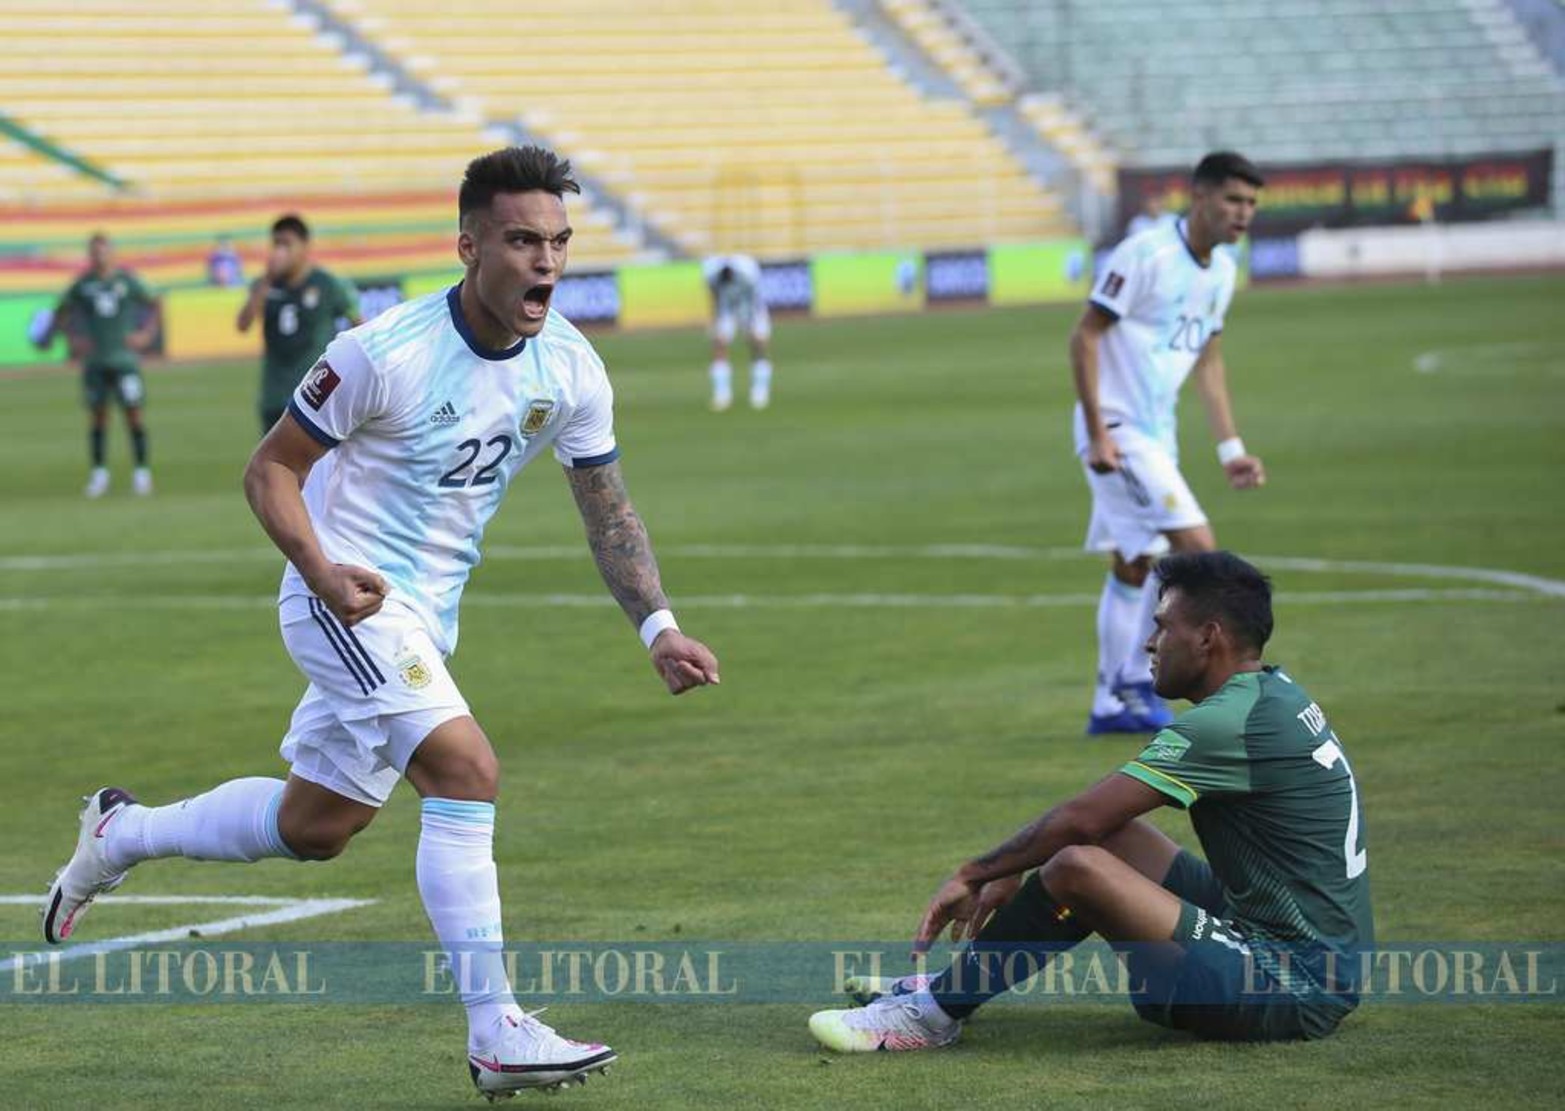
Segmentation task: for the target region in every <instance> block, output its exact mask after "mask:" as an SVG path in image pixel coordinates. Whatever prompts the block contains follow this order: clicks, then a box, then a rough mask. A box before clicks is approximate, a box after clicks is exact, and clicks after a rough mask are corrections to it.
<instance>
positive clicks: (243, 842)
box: [103, 775, 294, 869]
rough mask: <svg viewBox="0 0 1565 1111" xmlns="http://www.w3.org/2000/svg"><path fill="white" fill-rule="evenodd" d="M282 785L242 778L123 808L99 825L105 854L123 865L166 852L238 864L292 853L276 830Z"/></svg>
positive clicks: (259, 778) (277, 781)
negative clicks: (179, 798)
mask: <svg viewBox="0 0 1565 1111" xmlns="http://www.w3.org/2000/svg"><path fill="white" fill-rule="evenodd" d="M283 787H284V783H283V781H282V780H280V779H270V778H268V777H266V776H258V775H257V776H246V777H245V778H243V779H230V780H229V781H228V782H227V783H220V784H218V785H217V786H216V787H213V788H212V789H211V790H210V791H207V792H206V793H205V794H201V795H196V796H194V797H193V798H188V799H184V800H182V801H180V802H175V803H170V804H169V805H168V806H128V807H126V808H125V810H124V811H122V812H121V813H120V814H119V815H118V816H117V817H116V818H115V819H114V820H113V821H112V822H110V823H109V824H108V825H107V826H106V827H104V831H103V840H104V854H105V856H106V857H107V858H108V862H109V864H110V865H112V866H113V867H115V868H122V869H123V868H129V867H130V866H131V865H133V864H139V863H140V862H141V861H143V860H154V859H157V858H158V857H165V856H183V857H186V858H188V859H190V860H229V861H240V862H243V863H250V862H252V861H256V860H265V859H266V858H267V857H274V856H281V857H293V856H294V854H293V852H292V851H291V850H289V848H288V846H287V845H286V844H285V843H284V842H283V839H282V835H281V834H280V833H278V830H277V808H278V806H279V804H280V803H281V802H282V797H283Z"/></svg>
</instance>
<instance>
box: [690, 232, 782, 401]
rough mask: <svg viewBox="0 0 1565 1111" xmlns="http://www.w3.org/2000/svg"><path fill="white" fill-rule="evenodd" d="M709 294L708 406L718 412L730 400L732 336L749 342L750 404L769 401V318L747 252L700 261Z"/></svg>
mask: <svg viewBox="0 0 1565 1111" xmlns="http://www.w3.org/2000/svg"><path fill="white" fill-rule="evenodd" d="M701 273H702V275H703V276H704V277H705V278H706V287H707V289H708V290H709V291H711V294H712V372H711V373H712V408H713V409H714V410H715V411H717V412H719V413H721V412H723V411H724V410H726V409H727V408H728V407H729V406H731V405H732V404H733V403H734V368H733V365H732V364H731V363H730V362H729V361H728V355H729V348H730V346H731V345H732V344H733V342H734V336H735V335H736V334H737V333H738V332H739V331H740V330H743V332H744V334H745V337H746V338H747V339H748V340H749V341H750V408H752V409H764V408H766V407H767V406H768V405H770V404H771V401H772V362H771V360H770V359H768V358H767V357H766V345H767V343H768V342H769V341H770V340H771V337H772V318H771V315H770V314H769V313H768V312H767V311H766V299H765V298H764V297H762V296H761V266H760V263H758V262H756V261H755V259H753V258H751V257H750V256H749V255H713V256H712V257H711V258H709V259H707V260H706V262H704V263H703V264H702V266H701Z"/></svg>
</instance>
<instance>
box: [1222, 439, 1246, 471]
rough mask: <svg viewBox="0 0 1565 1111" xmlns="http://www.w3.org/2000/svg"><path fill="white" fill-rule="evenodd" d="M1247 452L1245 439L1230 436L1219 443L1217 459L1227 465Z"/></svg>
mask: <svg viewBox="0 0 1565 1111" xmlns="http://www.w3.org/2000/svg"><path fill="white" fill-rule="evenodd" d="M1247 454H1248V453H1247V452H1246V451H1245V450H1244V441H1243V440H1241V439H1240V438H1239V437H1238V436H1230V437H1229V438H1228V439H1226V440H1224V441H1223V442H1222V443H1220V444H1218V445H1217V461H1218V462H1219V463H1221V464H1222V465H1223V466H1225V467H1226V466H1228V464H1230V463H1232V462H1233V461H1234V460H1235V459H1239V458H1241V457H1243V456H1244V455H1247Z"/></svg>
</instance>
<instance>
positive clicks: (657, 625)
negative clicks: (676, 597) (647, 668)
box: [641, 610, 679, 652]
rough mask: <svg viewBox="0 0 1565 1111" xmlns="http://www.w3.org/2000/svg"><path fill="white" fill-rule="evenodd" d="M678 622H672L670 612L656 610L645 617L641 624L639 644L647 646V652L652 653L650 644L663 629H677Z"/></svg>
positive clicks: (672, 613)
mask: <svg viewBox="0 0 1565 1111" xmlns="http://www.w3.org/2000/svg"><path fill="white" fill-rule="evenodd" d="M678 628H679V622H677V621H675V620H674V612H673V611H672V610H656V611H655V612H653V613H650V614H648V615H647V619H646V620H645V621H643V622H642V623H641V643H642V644H645V645H646V646H647V651H649V652H650V651H652V642H653V641H654V640H656V639H657V638H658V634H659V633H661V632H663V630H665V629H678Z"/></svg>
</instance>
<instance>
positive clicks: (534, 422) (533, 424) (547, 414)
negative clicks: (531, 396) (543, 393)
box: [522, 397, 554, 436]
mask: <svg viewBox="0 0 1565 1111" xmlns="http://www.w3.org/2000/svg"><path fill="white" fill-rule="evenodd" d="M553 416H554V399H553V398H552V397H544V398H538V399H536V400H534V401H529V402H528V403H527V412H526V413H525V414H523V416H522V435H523V436H536V435H537V434H538V433H540V432H542V431H543V430H544V428H546V427H547V426H548V424H549V421H550V419H551V418H553Z"/></svg>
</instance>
